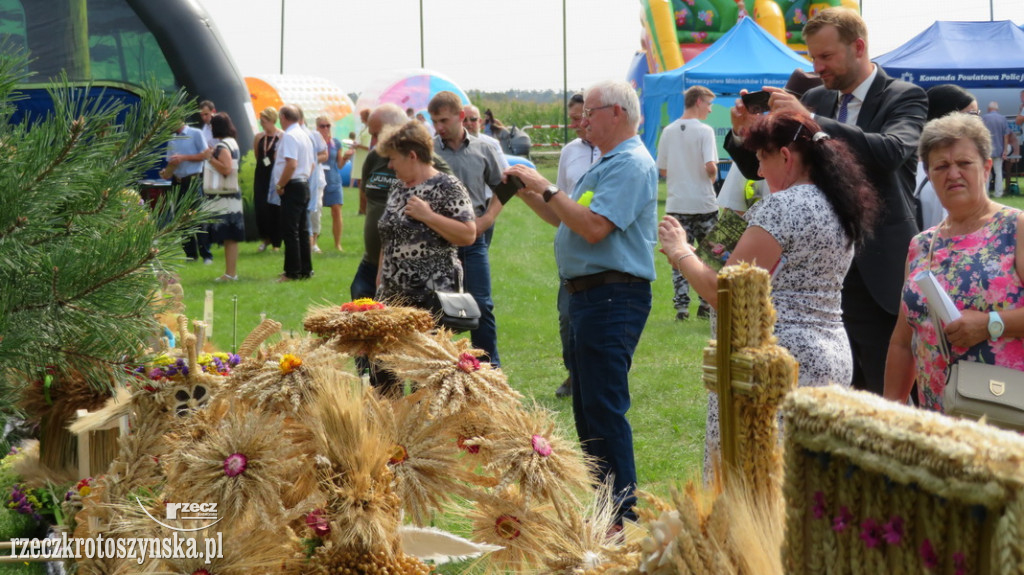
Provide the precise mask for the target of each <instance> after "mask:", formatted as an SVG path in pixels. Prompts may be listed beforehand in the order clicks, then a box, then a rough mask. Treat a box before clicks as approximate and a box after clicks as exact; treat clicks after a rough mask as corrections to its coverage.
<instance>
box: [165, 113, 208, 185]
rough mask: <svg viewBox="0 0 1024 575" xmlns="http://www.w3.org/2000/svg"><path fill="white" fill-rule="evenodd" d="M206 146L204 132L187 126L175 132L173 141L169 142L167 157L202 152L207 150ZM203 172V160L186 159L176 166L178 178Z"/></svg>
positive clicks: (175, 170) (175, 171)
mask: <svg viewBox="0 0 1024 575" xmlns="http://www.w3.org/2000/svg"><path fill="white" fill-rule="evenodd" d="M206 147H207V146H206V138H204V137H203V132H202V131H200V130H197V129H196V128H193V127H192V126H185V129H184V130H182V131H180V132H178V133H177V134H175V135H174V137H173V138H171V141H170V142H167V157H168V158H170V157H171V156H173V155H175V154H181V155H183V156H191V155H192V154H202V153H203V152H205V151H206ZM201 173H203V161H202V160H199V161H198V162H189V161H185V162H182V163H180V164H178V166H177V167H176V168H174V175H175V177H178V178H185V177H188V176H195V175H198V174H201Z"/></svg>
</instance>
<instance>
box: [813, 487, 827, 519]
mask: <svg viewBox="0 0 1024 575" xmlns="http://www.w3.org/2000/svg"><path fill="white" fill-rule="evenodd" d="M811 509H812V511H813V512H814V518H815V519H821V518H822V517H824V516H825V515H826V514H827V513H828V505H827V504H826V503H825V494H824V493H822V492H821V491H815V492H814V507H812V508H811Z"/></svg>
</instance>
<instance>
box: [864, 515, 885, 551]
mask: <svg viewBox="0 0 1024 575" xmlns="http://www.w3.org/2000/svg"><path fill="white" fill-rule="evenodd" d="M882 539H883V531H882V526H881V525H879V524H878V522H877V521H875V520H874V519H872V518H870V517H868V518H867V519H865V520H864V521H862V522H861V524H860V540H861V541H863V542H864V545H866V546H867V548H868V549H874V548H876V547H879V546H881V545H882Z"/></svg>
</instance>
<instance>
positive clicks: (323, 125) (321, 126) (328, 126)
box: [316, 124, 331, 128]
mask: <svg viewBox="0 0 1024 575" xmlns="http://www.w3.org/2000/svg"><path fill="white" fill-rule="evenodd" d="M316 127H317V128H330V127H331V125H330V124H317V125H316Z"/></svg>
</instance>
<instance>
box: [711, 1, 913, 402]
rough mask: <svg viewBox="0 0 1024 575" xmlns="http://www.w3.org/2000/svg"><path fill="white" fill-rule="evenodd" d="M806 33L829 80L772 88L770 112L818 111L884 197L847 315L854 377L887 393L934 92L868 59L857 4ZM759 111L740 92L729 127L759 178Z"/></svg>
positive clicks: (731, 142) (860, 251)
mask: <svg viewBox="0 0 1024 575" xmlns="http://www.w3.org/2000/svg"><path fill="white" fill-rule="evenodd" d="M804 39H805V40H806V42H807V52H808V54H809V55H810V56H811V59H812V60H813V62H814V71H815V72H817V73H818V75H819V76H821V80H822V82H823V83H824V86H821V87H817V88H812V89H810V90H808V91H807V92H806V93H805V94H803V96H801V97H800V98H799V99H798V98H797V97H796V96H794V95H792V94H790V93H788V92H786V91H784V90H781V89H779V88H765V90H767V91H769V92H771V100H770V108H771V110H770V111H769V113H770V114H771V113H775V112H779V111H783V110H789V111H796V112H799V113H803V114H808V115H811V116H812V117H813V118H814V120H815V121H816V122H817V123H818V124H819V125H821V128H822V130H824V131H825V132H826V133H827V134H828V135H829V136H831V137H833V138H837V139H840V140H842V141H844V142H845V143H846V144H847V145H849V146H850V148H851V149H852V150H853V152H854V154H856V156H857V159H858V160H859V161H860V162H861V164H862V165H863V166H864V171H865V173H867V174H868V178H869V179H870V180H871V184H872V186H873V187H874V188H875V189H876V190H877V191H878V194H879V197H880V198H881V200H882V203H883V206H884V207H883V209H882V214H883V216H882V218H881V219H882V221H880V222H879V223H878V224H877V225H876V226H875V229H874V230H873V232H874V233H873V235H872V236H870V237H869V238H868V239H867V240H866V241H865V242H864V244H863V245H861V246H857V250H856V252H855V254H854V260H853V265H852V266H851V267H850V270H849V272H847V274H846V278H845V280H844V282H843V292H842V297H843V303H842V306H843V325H844V327H845V328H846V333H847V335H848V336H849V338H850V347H851V348H852V350H853V365H854V372H853V386H854V387H855V388H857V389H864V390H868V391H871V392H874V393H877V394H879V395H881V393H882V390H883V388H884V381H885V361H886V355H887V353H888V348H889V338H890V336H891V335H892V331H893V328H894V327H895V325H896V318H897V313H898V312H899V306H900V293H901V290H902V289H903V275H904V270H905V265H906V261H907V249H908V247H909V245H910V240H911V238H913V237H914V235H915V234H917V232H918V228H917V222H916V218H915V213H916V210H915V206H914V202H915V200H914V197H913V195H914V189H915V186H914V182H915V175H916V172H917V144H918V140H920V138H921V128H922V127H923V126H924V121H925V116H926V115H927V110H928V97H927V95H926V94H925V92H924V90H922V89H921V88H919V87H917V86H915V85H913V84H910V83H907V82H903V81H901V80H897V79H894V78H891V77H889V76H888V75H887V74H886V73H885V71H884V70H882V68H881V67H880V66H877V65H875V64H874V63H873V62H872V61H871V58H870V56H869V55H868V37H867V26H866V25H865V24H864V20H863V19H862V18H861V17H860V15H859V14H858V13H857V12H856V11H854V10H849V9H846V8H827V9H825V10H822V11H820V12H818V13H817V14H816V15H815V16H814V17H813V18H811V19H810V20H809V21H808V22H807V25H806V26H804ZM754 117H755V116H754V115H753V114H751V113H750V111H748V110H747V109H746V106H744V105H743V102H742V101H737V103H736V106H735V107H734V108H733V109H732V131H731V132H730V133H729V134H728V135H726V140H725V149H726V150H727V151H728V152H729V154H730V155H731V156H732V159H733V161H734V162H735V163H736V166H737V167H739V168H740V169H741V171H742V172H743V175H745V176H746V177H747V178H749V179H759V177H758V174H757V172H758V167H759V163H758V161H757V158H756V157H755V156H754V154H753V152H751V151H749V150H746V149H744V148H743V145H742V138H743V135H744V132H745V130H746V128H747V127H748V126H749V125H750V122H752V121H753V119H754Z"/></svg>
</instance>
